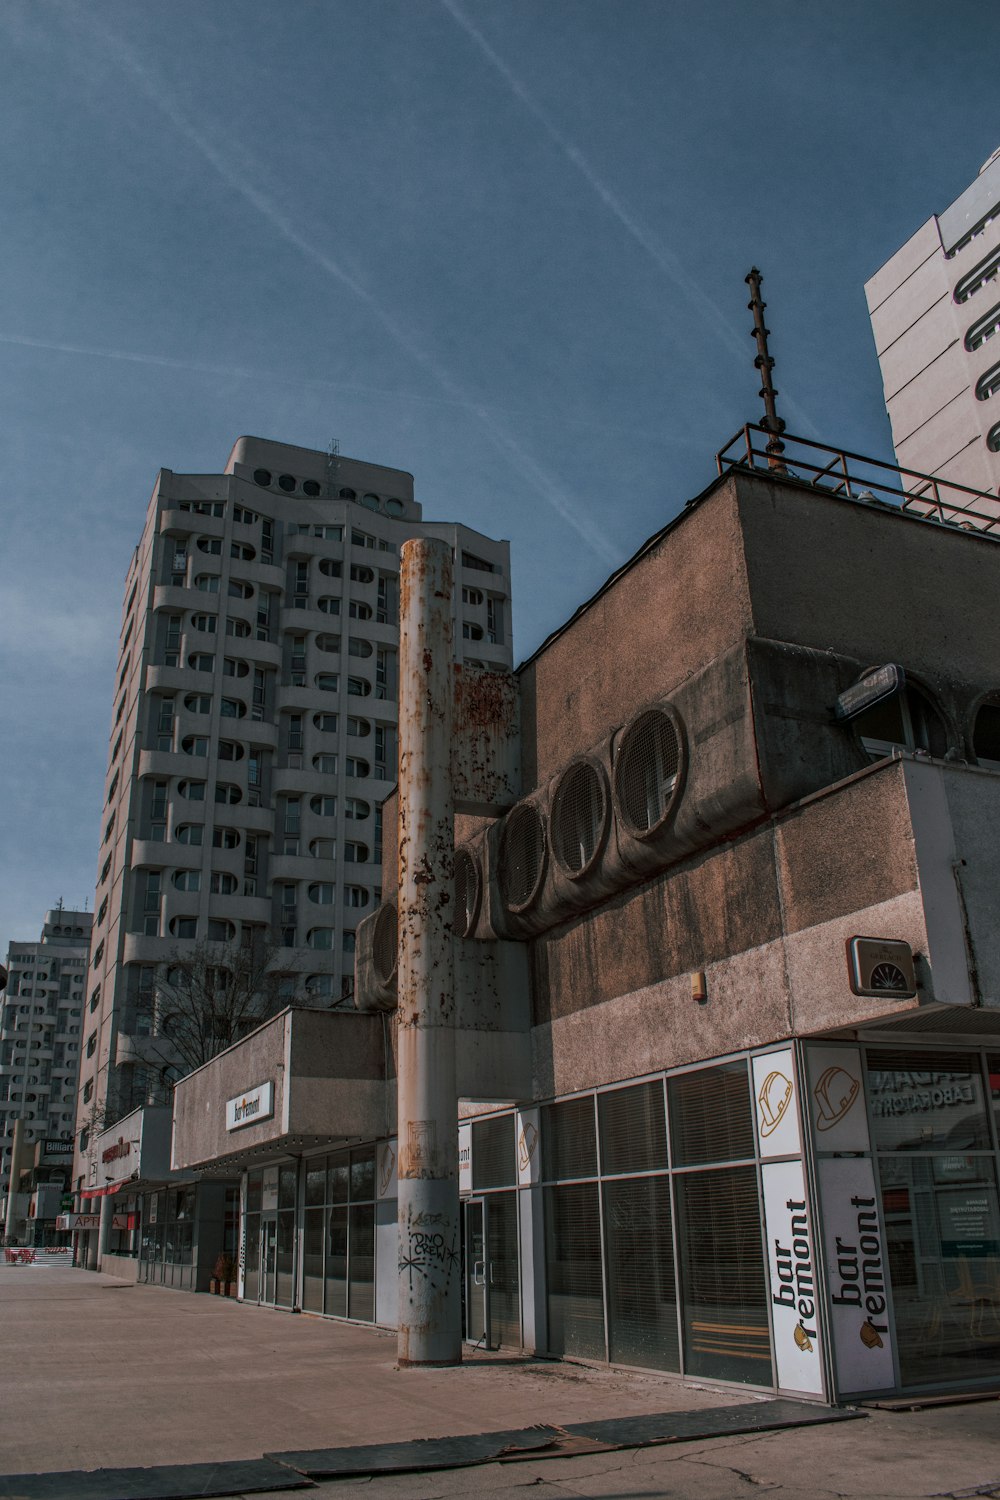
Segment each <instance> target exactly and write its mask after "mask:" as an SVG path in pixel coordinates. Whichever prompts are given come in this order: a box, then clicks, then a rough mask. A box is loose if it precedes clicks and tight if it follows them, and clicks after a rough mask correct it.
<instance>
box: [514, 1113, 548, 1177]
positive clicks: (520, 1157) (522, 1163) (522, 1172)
mask: <svg viewBox="0 0 1000 1500" xmlns="http://www.w3.org/2000/svg"><path fill="white" fill-rule="evenodd" d="M540 1113H541V1112H540V1111H539V1110H538V1109H537V1108H533V1109H519V1110H518V1112H517V1114H516V1115H515V1117H514V1125H515V1129H516V1132H517V1184H518V1187H533V1186H534V1184H535V1183H536V1182H537V1181H538V1178H539V1175H540V1172H541V1163H542V1153H541V1151H540V1150H539V1149H538V1147H539V1135H538V1131H539V1118H540Z"/></svg>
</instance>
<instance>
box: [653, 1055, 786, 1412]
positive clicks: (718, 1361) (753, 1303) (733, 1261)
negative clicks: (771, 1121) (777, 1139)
mask: <svg viewBox="0 0 1000 1500" xmlns="http://www.w3.org/2000/svg"><path fill="white" fill-rule="evenodd" d="M707 1071H710V1072H714V1071H715V1070H714V1069H709V1070H707ZM674 1081H675V1080H671V1082H674ZM671 1118H673V1116H671ZM675 1188H676V1192H677V1244H678V1250H679V1253H680V1273H681V1298H682V1306H683V1313H684V1362H685V1369H686V1371H687V1373H688V1374H689V1375H704V1376H706V1377H707V1378H708V1379H711V1380H738V1381H745V1382H748V1383H750V1384H753V1385H768V1384H769V1383H770V1382H771V1378H772V1376H771V1336H770V1331H769V1328H768V1321H767V1276H766V1272H765V1269H764V1255H763V1247H762V1244H761V1220H760V1200H759V1197H758V1193H757V1169H756V1167H753V1166H746V1167H726V1168H723V1169H722V1170H715V1171H704V1172H685V1173H682V1174H681V1175H679V1176H678V1177H676V1178H675Z"/></svg>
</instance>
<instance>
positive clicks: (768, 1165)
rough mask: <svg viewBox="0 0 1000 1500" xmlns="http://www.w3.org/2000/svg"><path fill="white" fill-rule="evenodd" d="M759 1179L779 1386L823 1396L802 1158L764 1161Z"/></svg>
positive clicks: (816, 1290) (815, 1284) (817, 1289)
mask: <svg viewBox="0 0 1000 1500" xmlns="http://www.w3.org/2000/svg"><path fill="white" fill-rule="evenodd" d="M761 1177H762V1180H763V1186H764V1223H765V1228H766V1231H767V1264H768V1271H769V1273H770V1278H771V1324H772V1327H773V1329H774V1358H775V1363H776V1365H777V1367H778V1385H779V1386H780V1388H781V1389H782V1390H786V1391H803V1392H806V1393H807V1394H809V1395H811V1396H822V1395H823V1357H822V1334H821V1331H820V1323H819V1297H820V1287H819V1285H818V1277H817V1273H816V1254H815V1250H814V1247H813V1233H812V1222H811V1216H810V1213H809V1208H808V1201H807V1198H806V1186H805V1173H804V1171H803V1168H802V1162H801V1161H773V1162H765V1163H764V1164H763V1165H762V1167H761Z"/></svg>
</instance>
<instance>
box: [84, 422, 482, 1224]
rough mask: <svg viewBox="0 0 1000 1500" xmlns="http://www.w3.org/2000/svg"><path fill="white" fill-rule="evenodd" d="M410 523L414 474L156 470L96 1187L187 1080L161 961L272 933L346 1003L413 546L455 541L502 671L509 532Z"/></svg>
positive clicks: (136, 641) (100, 1061) (129, 712)
mask: <svg viewBox="0 0 1000 1500" xmlns="http://www.w3.org/2000/svg"><path fill="white" fill-rule="evenodd" d="M421 517H422V512H421V507H420V505H419V504H418V503H417V502H416V501H415V500H414V498H413V479H412V476H411V475H410V474H407V473H403V472H401V471H399V470H396V469H388V468H384V467H381V466H380V465H377V464H371V463H365V462H361V461H359V460H356V459H351V458H346V457H340V456H339V455H336V454H333V455H328V454H325V453H322V452H317V451H314V450H311V449H305V448H298V447H292V446H289V445H286V444H283V443H275V442H268V441H264V440H261V439H258V438H250V437H243V438H240V439H239V440H238V441H237V442H236V444H235V446H234V447H233V450H232V452H231V454H230V456H229V460H228V462H227V464H226V466H225V469H224V471H223V472H222V473H221V474H184V475H181V474H175V473H173V472H172V471H170V470H168V469H164V470H161V471H160V473H159V476H158V478H157V481H156V484H155V487H154V490H153V495H152V498H151V500H150V503H149V510H148V513H147V517H146V524H145V527H144V530H143V534H142V538H141V540H140V542H139V545H138V547H137V548H136V550H135V554H134V556H133V558H132V561H131V563H130V565H129V568H128V572H127V575H126V579H125V604H124V609H123V612H122V626H121V644H120V650H119V659H118V665H117V669H116V679H115V695H114V704H113V708H112V723H111V734H110V752H109V757H108V768H107V780H106V785H105V794H104V801H105V806H104V812H103V822H102V827H101V835H100V837H101V846H100V855H99V861H98V877H97V893H96V897H95V920H94V932H93V944H92V950H91V955H90V973H89V976H88V983H87V998H86V1007H85V1011H84V1024H83V1032H84V1038H83V1040H84V1056H83V1068H82V1070H81V1078H80V1092H79V1101H78V1112H77V1124H78V1128H79V1131H80V1134H79V1136H78V1157H77V1161H76V1164H75V1168H74V1173H75V1177H74V1183H75V1186H76V1187H77V1188H78V1189H81V1190H83V1192H84V1195H86V1189H87V1188H88V1187H90V1186H94V1185H97V1184H98V1183H99V1181H100V1180H102V1179H100V1176H99V1164H98V1162H97V1160H96V1155H95V1151H96V1141H97V1139H98V1135H99V1132H101V1131H102V1130H106V1129H107V1128H108V1127H109V1126H110V1125H111V1124H113V1123H114V1122H115V1121H116V1120H119V1119H121V1118H122V1117H124V1116H125V1115H127V1114H128V1113H129V1112H130V1111H132V1110H133V1109H135V1108H137V1107H141V1106H143V1105H144V1104H145V1103H146V1102H147V1100H149V1101H150V1102H152V1101H153V1100H154V1099H155V1100H156V1101H157V1102H161V1103H162V1102H163V1101H164V1099H165V1097H166V1095H167V1094H168V1093H169V1085H170V1084H171V1083H172V1082H173V1080H174V1077H175V1076H176V1073H177V1072H183V1071H185V1068H184V1067H183V1064H182V1063H181V1064H180V1066H179V1067H177V1068H171V1066H170V1064H169V1057H170V1052H169V1047H167V1046H165V1044H164V1039H163V1038H162V1037H161V1036H159V1035H158V1034H157V1031H158V1024H159V1022H158V1016H157V1012H156V1007H155V1005H152V1004H151V1003H150V1000H151V995H152V992H153V989H154V985H155V976H156V974H157V969H158V967H159V968H160V969H161V971H162V966H164V965H167V966H169V965H170V963H171V961H172V960H173V961H174V962H176V958H177V956H178V955H179V956H184V955H190V954H192V953H196V952H201V953H202V954H204V953H206V952H207V953H208V955H209V957H210V958H211V957H212V955H215V954H217V955H218V957H217V962H218V964H219V965H225V964H226V962H227V954H229V955H231V954H232V953H233V951H234V950H233V945H237V946H238V945H246V944H252V943H253V941H254V940H255V936H262V937H265V939H266V943H267V948H268V952H269V967H270V970H271V971H272V972H277V974H278V979H277V985H278V993H279V994H280V995H281V997H282V998H284V999H286V1000H288V1001H290V1000H292V999H297V1000H299V1002H300V1003H305V1004H307V1005H310V1006H313V1007H320V1008H324V1007H328V1006H331V1005H337V1004H339V1003H341V1001H342V1000H344V999H346V998H348V997H349V996H350V994H351V989H352V985H353V972H354V956H353V954H354V937H355V928H356V925H357V923H358V921H359V920H360V919H361V918H362V917H364V916H365V915H366V913H370V912H371V911H372V910H373V909H374V908H375V907H377V906H378V904H379V901H380V898H381V843H382V834H381V823H380V804H381V802H382V801H383V799H384V798H385V796H386V794H387V793H388V792H389V790H390V789H391V787H392V786H393V784H394V782H395V779H396V725H397V682H396V672H397V652H398V636H399V620H398V583H399V546H400V543H401V542H403V541H405V540H406V539H407V538H408V537H411V536H414V535H425V534H427V535H433V536H437V537H443V538H446V539H447V540H448V541H449V542H450V544H451V546H452V547H453V549H454V553H455V559H456V568H457V570H458V575H459V576H460V578H461V587H460V589H459V591H458V594H457V598H456V614H457V618H456V621H455V639H456V642H457V646H456V652H457V654H458V655H459V656H460V657H461V658H462V659H464V660H465V661H473V662H478V663H480V664H481V665H483V666H486V667H496V668H507V667H509V664H510V660H511V645H510V615H509V599H510V585H509V577H510V570H509V548H508V545H507V543H505V542H496V541H491V540H489V539H487V538H486V537H484V536H481V535H479V534H478V533H476V532H473V531H470V530H468V529H467V528H466V527H464V526H461V525H457V524H452V523H436V522H424V521H423V520H422V518H421ZM215 945H218V947H216V946H215ZM178 1062H179V1063H180V1060H178ZM164 1085H167V1087H166V1088H165V1087H164ZM124 1175H127V1174H124Z"/></svg>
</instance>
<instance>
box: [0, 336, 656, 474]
mask: <svg viewBox="0 0 1000 1500" xmlns="http://www.w3.org/2000/svg"><path fill="white" fill-rule="evenodd" d="M0 344H8V345H11V346H12V347H14V348H22V349H45V350H48V351H49V352H50V353H52V354H78V355H81V356H83V357H84V358H86V359H111V360H120V361H122V362H124V363H126V364H132V365H151V366H153V367H154V368H156V367H160V368H162V369H166V370H189V371H191V372H192V373H193V374H196V375H218V376H221V377H222V378H223V379H227V380H259V381H266V382H268V383H269V384H271V385H286V386H305V387H309V388H312V387H315V388H317V389H320V390H330V391H344V392H346V393H348V394H350V395H356V396H377V397H378V399H379V400H380V401H414V402H416V403H417V404H419V405H422V406H454V407H459V408H460V409H461V410H462V411H468V412H472V414H473V415H474V416H476V417H478V418H480V420H482V419H483V417H484V415H486V414H487V412H493V411H497V410H500V411H502V412H503V414H504V415H505V416H508V417H512V418H514V419H523V418H524V417H530V416H532V415H534V414H535V413H533V412H532V411H530V410H528V409H526V410H524V411H518V410H516V409H513V410H512V409H511V408H509V407H502V408H498V407H496V406H492V405H491V406H490V407H489V408H487V407H485V406H484V405H482V404H481V403H477V402H475V401H470V400H469V399H468V398H467V397H466V398H465V399H464V400H459V399H458V398H457V397H453V396H443V395H442V396H438V395H433V396H430V395H423V394H421V393H420V392H419V391H391V390H386V389H384V388H383V387H381V386H375V385H362V384H361V383H360V382H359V381H349V380H330V379H329V378H328V377H326V376H324V375H304V374H294V373H292V372H290V371H287V370H264V369H260V368H255V367H253V366H251V365H216V364H210V363H209V362H208V361H207V360H198V359H178V358H176V357H175V356H173V355H169V354H152V353H150V352H149V351H147V350H144V349H110V348H108V347H106V346H101V345H100V344H67V343H65V342H64V341H62V340H59V339H39V338H32V337H30V336H29V335H28V334H23V333H0ZM550 421H552V422H553V423H555V424H556V425H561V426H567V427H584V428H586V429H587V431H588V432H593V431H599V432H614V433H629V434H631V435H633V436H638V437H642V438H644V439H645V440H646V441H647V442H650V443H662V444H664V445H668V444H669V446H676V445H675V444H674V443H673V442H672V440H670V439H668V438H666V437H665V436H664V434H663V433H657V432H647V431H646V429H645V428H642V427H623V426H622V425H621V424H620V423H614V422H595V421H594V420H593V419H592V418H588V417H568V416H559V417H552V418H550ZM497 430H498V432H499V431H500V430H501V429H499V428H498V429H497ZM497 441H498V442H499V443H500V444H501V446H504V447H505V442H504V440H503V439H502V438H498V439H497ZM505 451H506V448H505ZM527 462H528V463H529V464H530V463H531V460H530V459H528V460H527Z"/></svg>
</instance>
